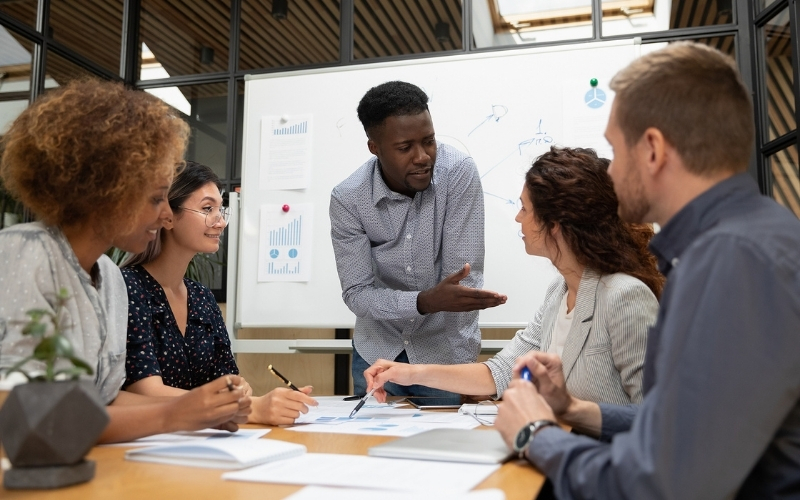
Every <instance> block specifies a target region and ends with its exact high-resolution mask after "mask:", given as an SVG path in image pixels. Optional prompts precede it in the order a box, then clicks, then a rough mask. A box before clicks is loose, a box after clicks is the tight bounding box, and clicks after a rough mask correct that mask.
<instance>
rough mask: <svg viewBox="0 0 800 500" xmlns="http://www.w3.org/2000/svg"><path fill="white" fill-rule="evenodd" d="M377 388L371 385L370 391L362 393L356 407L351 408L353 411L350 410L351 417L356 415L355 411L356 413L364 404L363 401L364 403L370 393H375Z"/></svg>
mask: <svg viewBox="0 0 800 500" xmlns="http://www.w3.org/2000/svg"><path fill="white" fill-rule="evenodd" d="M377 389H378V388H377V387H373V388H372V390H371V391H369V392H368V393H367V394H365V395H364V397H363V398H361V401H359V402H358V404H357V405H356V407H355V408H353V411H351V412H350V418H353V417H354V416H355V415H356V413H358V410H360V409H361V407H362V406H364V403H366V402H367V400H368V399H369V398H371V397H372V395H373V394H374V393H375V391H376V390H377Z"/></svg>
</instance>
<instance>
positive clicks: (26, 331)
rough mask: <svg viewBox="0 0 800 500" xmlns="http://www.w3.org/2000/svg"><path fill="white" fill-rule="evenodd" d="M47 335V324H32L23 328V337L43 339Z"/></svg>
mask: <svg viewBox="0 0 800 500" xmlns="http://www.w3.org/2000/svg"><path fill="white" fill-rule="evenodd" d="M45 333H47V325H46V324H45V323H39V322H33V321H32V322H30V323H28V324H27V325H25V326H24V327H23V328H22V334H23V335H33V336H34V337H43V336H44V334H45Z"/></svg>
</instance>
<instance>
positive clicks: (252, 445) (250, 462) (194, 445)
mask: <svg viewBox="0 0 800 500" xmlns="http://www.w3.org/2000/svg"><path fill="white" fill-rule="evenodd" d="M305 452H306V447H305V446H303V445H301V444H295V443H289V442H286V441H278V440H275V439H257V440H253V441H250V440H228V439H225V440H206V441H199V442H198V441H194V442H186V443H177V444H167V445H162V446H152V447H148V448H139V449H136V450H129V451H127V452H125V458H126V459H128V460H135V461H139V462H155V463H161V464H172V465H188V466H192V467H208V468H212V469H242V468H245V467H253V466H255V465H259V464H263V463H265V462H271V461H274V460H281V459H284V458H291V457H296V456H298V455H302V454H304V453H305Z"/></svg>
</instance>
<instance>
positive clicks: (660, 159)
mask: <svg viewBox="0 0 800 500" xmlns="http://www.w3.org/2000/svg"><path fill="white" fill-rule="evenodd" d="M639 146H640V147H641V148H642V151H641V154H642V155H643V158H642V160H643V161H644V163H645V165H646V166H647V172H648V173H649V174H650V176H651V177H655V176H657V175H658V174H660V173H661V171H662V170H663V169H664V167H665V166H666V164H667V157H668V155H667V146H668V144H667V139H666V138H665V137H664V134H663V133H662V132H661V131H660V130H659V129H657V128H655V127H650V128H648V129H647V130H645V131H644V134H642V138H641V139H640V140H639Z"/></svg>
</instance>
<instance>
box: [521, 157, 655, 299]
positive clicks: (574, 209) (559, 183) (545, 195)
mask: <svg viewBox="0 0 800 500" xmlns="http://www.w3.org/2000/svg"><path fill="white" fill-rule="evenodd" d="M609 163H610V162H609V160H606V159H605V158H599V157H598V156H597V153H595V152H594V150H592V149H581V148H575V149H572V148H557V147H551V148H550V151H549V152H547V153H545V154H543V155H542V156H540V157H539V158H538V159H536V161H535V162H533V166H531V168H530V170H528V173H527V174H526V175H525V186H526V187H527V188H528V192H529V193H530V196H531V201H532V202H533V212H534V214H535V216H536V219H537V221H538V222H539V223H540V224H541V225H542V231H543V233H544V234H545V235H546V237H547V238H551V236H550V234H551V229H553V227H555V224H556V223H558V224H559V226H560V227H561V234H562V235H563V236H564V241H565V242H566V243H567V245H568V246H569V249H570V250H571V251H572V253H573V254H575V258H576V259H577V260H578V262H579V263H580V264H581V265H583V266H586V267H589V268H591V269H594V270H596V271H598V272H600V273H602V274H613V273H626V274H629V275H631V276H633V277H635V278H638V279H639V280H641V281H642V282H643V283H644V284H645V285H647V286H648V288H650V290H652V292H653V294H654V295H655V296H656V297H660V296H661V289H662V288H663V286H664V276H662V275H661V273H659V272H658V268H657V267H656V258H655V257H654V256H653V254H652V253H650V251H649V250H648V248H647V244H648V243H649V241H650V238H651V237H652V236H653V229H652V228H651V227H650V226H649V225H647V224H629V223H626V222H623V221H622V219H620V218H619V215H618V214H617V196H616V194H615V193H614V185H613V183H612V181H611V177H610V176H609V175H608V172H607V170H608V165H609Z"/></svg>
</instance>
